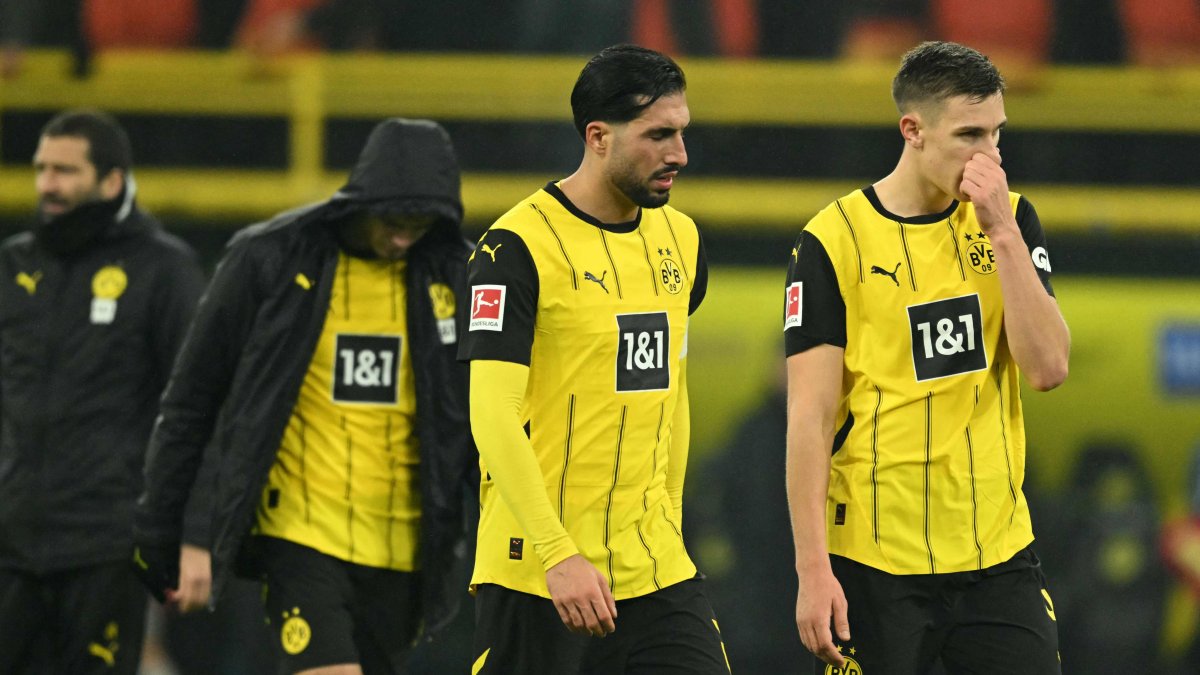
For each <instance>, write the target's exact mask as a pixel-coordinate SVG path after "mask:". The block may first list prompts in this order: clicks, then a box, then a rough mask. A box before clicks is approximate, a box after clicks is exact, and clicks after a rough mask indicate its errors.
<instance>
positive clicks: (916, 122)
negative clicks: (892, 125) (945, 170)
mask: <svg viewBox="0 0 1200 675" xmlns="http://www.w3.org/2000/svg"><path fill="white" fill-rule="evenodd" d="M922 131H923V127H922V125H921V116H920V115H919V114H917V113H913V112H909V113H905V114H904V115H903V116H902V117H901V118H900V135H901V136H903V137H904V142H905V143H906V144H908V145H910V146H912V147H913V148H915V149H917V150H920V149H921V146H922V145H924V144H925V139H924V138H922V136H921V133H922Z"/></svg>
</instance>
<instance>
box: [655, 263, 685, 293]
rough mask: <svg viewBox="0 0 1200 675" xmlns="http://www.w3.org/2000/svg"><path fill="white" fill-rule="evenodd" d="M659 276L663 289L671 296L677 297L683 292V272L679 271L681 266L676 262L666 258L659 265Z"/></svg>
mask: <svg viewBox="0 0 1200 675" xmlns="http://www.w3.org/2000/svg"><path fill="white" fill-rule="evenodd" d="M658 276H659V281H661V282H662V285H663V288H665V289H666V290H667V292H668V293H670V294H671V295H677V294H678V293H679V291H681V290H683V272H681V271H680V270H679V265H676V264H675V261H674V260H671V259H670V258H664V259H663V261H662V262H661V263H659V264H658Z"/></svg>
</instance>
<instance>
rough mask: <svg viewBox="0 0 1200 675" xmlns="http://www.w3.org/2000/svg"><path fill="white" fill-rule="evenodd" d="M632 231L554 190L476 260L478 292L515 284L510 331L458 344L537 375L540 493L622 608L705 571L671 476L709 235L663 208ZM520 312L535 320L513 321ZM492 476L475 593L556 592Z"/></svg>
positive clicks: (526, 206) (534, 200) (486, 242)
mask: <svg viewBox="0 0 1200 675" xmlns="http://www.w3.org/2000/svg"><path fill="white" fill-rule="evenodd" d="M630 225H631V227H630V228H628V231H612V230H606V229H604V228H603V227H600V226H598V225H597V224H596V223H595V222H589V219H588V218H587V216H586V214H582V213H580V212H578V211H577V210H575V209H574V208H573V206H572V205H570V203H569V202H567V200H566V198H565V197H564V196H562V194H561V192H559V191H558V190H557V188H556V187H555V186H553V185H548V186H547V188H546V189H545V190H542V191H539V192H537V193H535V194H534V195H533V196H531V197H530V198H528V199H526V200H525V201H523V202H521V203H520V204H518V205H517V206H516V207H514V208H513V209H512V210H510V211H509V212H508V213H507V214H506V215H504V216H503V217H501V218H500V219H499V220H498V221H497V222H496V223H495V224H494V225H493V226H492V227H491V228H490V229H489V230H488V232H487V233H485V235H484V237H483V239H482V240H481V243H480V246H479V247H478V248H477V250H476V254H475V255H476V257H475V260H473V263H472V264H473V270H472V277H471V278H472V281H471V283H472V284H478V283H479V282H480V281H483V282H486V283H487V284H488V285H490V286H499V285H507V286H508V289H507V290H508V295H506V296H505V300H504V302H506V303H507V305H506V306H505V307H504V310H503V317H504V318H503V327H502V330H495V329H486V330H476V329H474V328H471V327H469V328H468V332H467V335H466V339H465V340H464V355H465V357H467V358H472V359H476V358H483V359H497V358H498V359H501V360H510V361H515V362H524V363H527V364H528V365H529V369H530V374H529V384H528V389H527V392H526V395H525V400H524V403H523V405H522V416H523V418H524V420H526V421H527V422H528V426H527V430H528V433H529V436H530V440H531V442H532V445H533V449H534V452H535V454H536V456H537V460H538V462H539V464H540V466H541V470H542V476H543V479H544V484H543V487H544V489H545V490H546V494H547V496H548V497H549V499H550V502H551V504H552V505H553V507H554V509H555V510H556V512H557V514H558V516H559V518H560V520H561V522H562V524H563V526H564V527H565V528H566V530H567V532H568V533H569V535H570V536H571V538H572V540H573V541H574V542H575V544H576V546H577V547H578V548H579V550H580V553H581V554H582V555H583V556H584V557H586V558H587V559H588V560H589V561H590V562H591V563H592V564H594V565H595V566H596V568H597V569H599V570H600V571H601V572H602V573H603V574H604V575H605V577H607V579H608V580H609V584H610V587H611V590H612V593H613V596H614V597H615V598H617V599H623V598H630V597H637V596H641V595H645V594H647V593H651V592H653V591H655V590H657V589H660V588H664V587H666V586H669V585H672V584H675V583H677V582H679V581H683V580H685V579H688V578H691V577H693V576H695V574H696V567H695V565H693V564H692V561H691V559H690V558H689V557H688V554H687V551H686V549H685V548H684V544H683V538H682V534H681V526H680V523H679V522H677V521H676V519H675V517H674V515H673V511H672V508H671V503H670V499H669V497H668V495H667V490H666V475H667V457H668V453H670V452H671V438H672V434H671V431H672V420H673V416H674V412H675V403H676V400H677V392H678V384H679V379H678V378H679V368H680V359H681V358H682V357H683V356H684V354H685V350H686V332H687V324H688V315H689V305H690V304H691V303H692V301H693V291H694V286H695V284H696V277H697V266H698V265H702V258H703V256H702V254H701V251H700V241H699V233H698V231H697V230H696V226H695V223H693V222H692V220H691V219H689V218H688V217H687V216H685V215H683V214H681V213H679V212H678V211H676V210H674V209H671V208H669V207H664V208H658V209H643V210H642V211H641V215H640V220H639V221H638V222H637V223H635V224H630ZM489 256H491V257H490V258H489ZM698 261H699V262H698ZM506 266H507V267H506ZM518 267H519V268H520V269H519V270H518V269H517V268H518ZM506 269H507V270H511V271H508V272H506V271H505V270H506ZM522 270H524V271H522ZM519 274H528V275H530V276H531V277H534V278H532V279H530V280H529V281H530V284H529V285H530V287H531V288H534V292H533V293H531V294H530V295H529V296H528V297H529V298H530V300H529V304H531V305H534V306H532V307H528V308H522V307H518V306H516V304H515V303H519V302H521V299H520V297H518V296H517V294H516V291H515V289H514V288H513V284H512V279H513V278H514V276H515V275H519ZM701 274H702V278H703V279H706V278H707V271H706V270H704V271H703V272H702V273H701ZM497 282H498V283H497ZM479 287H480V286H478V285H475V286H472V288H473V289H478V288H479ZM474 292H478V291H474ZM701 293H702V289H701ZM535 296H536V298H535ZM701 297H702V296H701ZM697 302H698V301H697ZM473 309H477V308H473ZM472 315H473V316H475V315H476V312H474V311H473V312H472ZM522 316H528V317H530V320H531V321H532V325H518V324H516V323H514V322H520V321H522V319H521V317H522ZM471 323H472V325H473V324H474V319H472V322H471ZM475 328H478V326H475ZM509 333H512V336H510V335H508V334H509ZM530 339H531V340H532V341H531V342H529V340H530ZM497 344H510V345H511V344H516V347H513V348H511V349H509V348H508V347H504V348H499V347H495V345H497ZM497 349H499V351H497ZM505 350H508V351H505ZM475 433H477V434H478V433H487V431H486V430H482V429H476V430H475ZM482 469H483V478H484V479H483V482H482V486H481V501H482V509H483V510H482V516H481V521H480V525H479V538H478V552H477V556H476V564H475V571H474V575H473V578H472V583H473V584H482V583H494V584H499V585H501V586H504V587H507V588H510V589H513V590H517V591H522V592H526V593H531V594H536V595H541V596H544V597H548V593H547V590H546V581H545V576H546V575H545V570H544V569H543V568H542V565H541V563H540V561H539V559H538V556H537V555H535V554H534V552H533V551H531V550H528V548H527V547H525V548H523V539H524V537H525V535H524V533H523V532H522V529H521V527H520V526H519V524H518V522H517V519H516V518H515V516H514V515H513V514H512V512H511V511H510V510H509V509H508V507H507V506H506V505H505V503H504V501H503V500H502V499H501V497H500V493H499V491H498V490H497V489H495V486H494V484H493V483H492V481H491V477H490V475H489V474H488V473H487V466H486V465H483V466H482Z"/></svg>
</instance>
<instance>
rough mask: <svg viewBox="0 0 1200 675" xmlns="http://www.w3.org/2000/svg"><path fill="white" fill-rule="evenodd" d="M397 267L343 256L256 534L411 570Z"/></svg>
mask: <svg viewBox="0 0 1200 675" xmlns="http://www.w3.org/2000/svg"><path fill="white" fill-rule="evenodd" d="M406 295H407V293H406V287H405V263H404V262H403V261H384V260H366V259H362V258H355V257H353V256H349V255H346V254H345V253H342V254H341V255H340V257H339V259H338V266H337V271H336V276H335V282H334V285H333V289H332V295H331V297H330V302H329V310H328V313H327V314H326V317H325V323H324V327H323V328H322V330H321V336H320V338H319V341H318V343H317V347H316V350H315V351H314V353H313V357H312V361H311V363H310V364H309V368H308V372H307V374H306V375H305V377H304V382H303V384H302V385H301V388H300V395H299V398H298V400H297V402H296V406H295V408H294V410H293V411H292V416H291V419H290V420H289V421H288V425H287V429H286V431H285V432H284V436H283V441H282V443H281V445H280V448H279V452H278V454H277V455H276V458H275V464H274V465H273V466H272V467H271V471H270V475H269V477H268V480H267V485H266V487H265V488H264V491H263V495H262V501H261V503H260V505H259V509H258V522H257V527H256V531H257V533H259V534H263V535H268V536H272V537H278V538H281V539H286V540H288V541H291V542H294V543H297V544H301V545H304V546H308V547H311V548H313V549H316V550H318V551H320V552H322V553H325V554H327V555H330V556H333V557H335V558H338V559H340V560H345V561H347V562H352V563H355V564H359V565H366V566H370V567H380V568H385V569H393V570H402V571H415V570H417V569H418V568H419V563H418V554H419V542H420V538H419V532H420V529H419V521H420V516H421V503H420V488H419V484H418V474H419V466H418V464H419V461H420V455H419V451H418V447H417V437H416V434H415V433H414V428H413V416H414V414H415V411H416V400H415V385H414V380H413V371H412V367H411V364H410V355H409V350H408V340H407V334H406V330H407V327H406V322H405V316H406V311H405V299H406Z"/></svg>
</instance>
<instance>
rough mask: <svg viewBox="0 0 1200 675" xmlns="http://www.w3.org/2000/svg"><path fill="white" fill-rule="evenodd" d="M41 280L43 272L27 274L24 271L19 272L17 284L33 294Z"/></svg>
mask: <svg viewBox="0 0 1200 675" xmlns="http://www.w3.org/2000/svg"><path fill="white" fill-rule="evenodd" d="M41 280H42V273H41V272H34V273H33V274H26V273H24V272H19V273H18V274H17V285H18V286H20V287H21V288H24V289H25V292H26V293H29V294H30V295H33V294H34V293H36V292H37V285H38V282H39V281H41Z"/></svg>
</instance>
